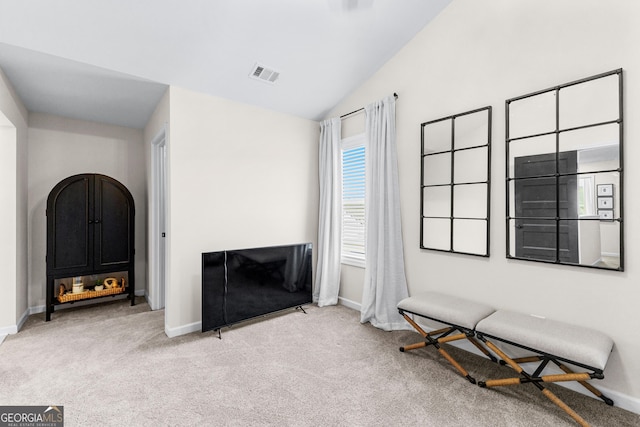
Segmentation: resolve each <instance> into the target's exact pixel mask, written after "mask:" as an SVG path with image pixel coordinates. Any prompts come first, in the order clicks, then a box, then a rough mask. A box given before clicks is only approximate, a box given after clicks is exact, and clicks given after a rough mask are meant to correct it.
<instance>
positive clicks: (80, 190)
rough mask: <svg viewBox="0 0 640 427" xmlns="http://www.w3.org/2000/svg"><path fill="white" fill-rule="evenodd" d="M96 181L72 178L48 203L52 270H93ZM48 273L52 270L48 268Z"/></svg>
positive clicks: (49, 246) (61, 185)
mask: <svg viewBox="0 0 640 427" xmlns="http://www.w3.org/2000/svg"><path fill="white" fill-rule="evenodd" d="M92 187H93V178H92V177H91V176H88V175H78V176H74V177H71V178H69V179H67V180H65V181H63V182H62V183H60V184H59V186H57V190H58V191H55V192H52V193H51V194H50V195H49V200H48V202H47V222H48V224H47V228H48V230H49V231H48V233H47V239H48V242H47V246H48V247H47V253H48V258H50V259H47V263H48V266H49V267H50V268H51V270H52V271H53V270H55V271H61V270H66V269H83V268H84V269H86V268H90V267H91V265H92V263H93V259H92V252H93V251H92V246H93V230H91V226H90V224H89V220H90V216H91V215H92V211H93V203H92V197H91V195H92V193H93V188H92ZM48 269H49V268H48Z"/></svg>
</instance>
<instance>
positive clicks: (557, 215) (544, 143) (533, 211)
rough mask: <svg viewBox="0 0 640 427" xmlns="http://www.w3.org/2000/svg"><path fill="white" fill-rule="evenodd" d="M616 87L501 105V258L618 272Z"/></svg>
mask: <svg viewBox="0 0 640 427" xmlns="http://www.w3.org/2000/svg"><path fill="white" fill-rule="evenodd" d="M621 80H622V70H616V71H612V72H610V73H605V74H602V75H598V76H594V77H591V78H587V79H583V80H581V81H578V82H573V83H569V84H566V85H561V86H558V87H555V88H552V89H549V90H546V91H542V92H537V93H534V94H532V95H530V96H527V95H525V96H523V97H519V98H513V99H511V100H507V117H508V122H507V160H508V168H507V182H508V191H507V206H508V217H507V236H508V239H507V240H508V247H507V257H510V258H518V259H526V260H534V261H543V262H553V263H559V264H572V265H580V266H586V267H594V268H602V269H613V270H620V271H622V270H623V269H624V264H623V260H624V257H623V252H624V251H623V246H622V242H623V239H622V232H623V226H622V224H623V223H622V211H621V208H620V207H621V206H622V194H621V192H620V188H621V185H622V164H623V163H622V112H621V106H622V99H621V92H620V87H621ZM556 99H557V100H558V102H556ZM551 100H553V103H552V102H551ZM548 109H551V111H548ZM551 116H553V117H554V123H553V126H551V129H552V130H551V131H549V129H550V122H549V117H551ZM512 125H513V126H515V129H514V128H512Z"/></svg>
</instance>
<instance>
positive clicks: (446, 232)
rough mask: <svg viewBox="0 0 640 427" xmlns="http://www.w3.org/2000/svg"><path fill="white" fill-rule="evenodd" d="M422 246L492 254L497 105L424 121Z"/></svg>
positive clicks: (422, 142) (421, 206) (468, 252)
mask: <svg viewBox="0 0 640 427" xmlns="http://www.w3.org/2000/svg"><path fill="white" fill-rule="evenodd" d="M421 145H422V151H421V183H420V248H421V249H431V250H436V251H444V252H456V253H463V254H469V255H477V256H485V257H488V256H489V211H490V209H489V208H490V176H491V169H490V159H491V107H484V108H480V109H477V110H473V111H467V112H465V113H460V114H456V115H453V116H448V117H444V118H441V119H437V120H432V121H429V122H425V123H422V125H421Z"/></svg>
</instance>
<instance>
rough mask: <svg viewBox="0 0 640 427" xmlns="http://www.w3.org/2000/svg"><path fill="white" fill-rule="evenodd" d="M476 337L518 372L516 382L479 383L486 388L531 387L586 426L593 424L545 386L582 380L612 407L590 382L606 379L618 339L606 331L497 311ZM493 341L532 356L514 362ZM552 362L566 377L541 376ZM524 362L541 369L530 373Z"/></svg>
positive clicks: (479, 325)
mask: <svg viewBox="0 0 640 427" xmlns="http://www.w3.org/2000/svg"><path fill="white" fill-rule="evenodd" d="M476 336H477V337H478V338H479V339H480V340H481V341H482V342H483V343H484V344H485V345H486V346H487V347H488V348H489V349H491V351H493V352H494V353H495V354H496V355H498V357H500V358H501V359H502V360H501V362H500V363H501V364H507V365H509V366H510V367H511V368H513V369H514V370H515V371H516V372H517V373H518V374H519V376H518V377H516V378H504V379H496V380H487V381H480V382H479V383H478V385H480V386H481V387H498V386H506V385H515V384H523V383H531V384H533V385H535V386H536V387H537V388H538V389H539V390H540V391H541V392H542V393H543V394H544V395H545V396H546V397H548V398H549V399H550V400H551V401H552V402H553V403H555V404H556V405H558V406H559V407H560V408H562V409H563V410H564V411H565V412H567V413H568V414H569V415H570V416H571V417H572V418H573V419H574V420H575V421H576V422H578V423H579V424H581V425H588V424H587V422H586V421H585V420H584V419H582V418H581V417H580V416H579V415H578V414H577V413H576V412H574V411H573V410H572V409H571V408H569V406H567V405H566V404H565V403H564V402H563V401H561V400H560V399H559V398H558V397H557V396H555V395H554V394H553V393H552V392H551V391H550V390H549V389H548V388H545V387H544V386H543V385H542V383H551V382H560V381H578V382H579V383H580V384H581V385H582V386H584V387H585V388H586V389H587V390H589V391H590V392H591V393H593V394H594V395H596V396H597V397H599V398H600V399H602V400H603V401H604V402H605V403H607V404H608V405H613V401H612V400H611V399H609V398H608V397H606V396H604V395H603V394H602V393H601V392H600V391H599V390H598V389H596V388H595V387H593V386H592V385H591V384H588V383H587V382H586V381H588V380H590V379H594V378H595V379H602V378H604V375H603V371H604V368H605V366H606V364H607V360H608V359H609V355H610V354H611V351H612V349H613V340H612V339H611V338H610V337H608V336H607V335H605V334H603V333H602V332H599V331H594V330H592V329H588V328H585V327H582V326H577V325H571V324H567V323H563V322H558V321H555V320H549V319H545V318H542V317H539V316H532V315H527V314H521V313H516V312H513V311H507V310H498V311H496V312H495V313H493V314H491V315H489V316H487V317H486V318H484V319H482V320H480V321H479V322H478V323H477V324H476ZM493 341H500V342H503V343H506V344H510V345H512V346H515V347H518V348H521V349H524V350H527V351H528V352H531V353H533V355H532V356H528V357H520V358H511V357H509V356H508V355H507V354H506V353H505V351H504V350H503V349H501V348H499V347H498V346H497V345H496V344H495V343H494V342H493ZM549 362H552V363H553V364H555V365H556V366H557V367H558V368H560V369H561V370H562V371H563V372H564V373H563V374H551V375H542V376H541V373H542V371H543V370H544V369H545V367H547V365H548V364H549ZM524 363H538V365H537V367H536V368H535V370H534V371H533V372H532V373H528V372H527V371H525V370H524V368H523V367H522V366H521V365H520V364H524ZM565 363H568V364H570V365H573V366H576V367H579V368H582V369H584V370H585V372H574V371H573V370H572V369H571V368H569V367H568V366H566V364H565Z"/></svg>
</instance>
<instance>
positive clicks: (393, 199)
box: [360, 96, 410, 331]
mask: <svg viewBox="0 0 640 427" xmlns="http://www.w3.org/2000/svg"><path fill="white" fill-rule="evenodd" d="M365 114H366V119H365V135H366V141H367V142H366V143H367V146H366V160H365V162H366V168H365V169H366V197H365V211H366V218H367V222H366V239H365V240H366V261H365V272H364V289H363V291H362V307H361V310H360V321H361V322H362V323H365V322H370V323H371V324H372V325H373V326H375V327H377V328H380V329H383V330H387V331H390V330H399V329H410V326H409V324H408V323H407V322H406V321H405V320H404V319H403V318H402V316H400V314H399V313H398V309H397V308H396V305H397V304H398V302H400V300H402V299H404V298H406V297H407V296H408V295H409V294H408V291H407V279H406V276H405V272H404V252H403V249H402V227H401V224H400V197H399V188H398V160H397V152H396V118H395V117H396V102H395V97H394V96H389V97H387V98H384V99H382V100H380V101H377V102H374V103H372V104H370V105H367V106H366V107H365Z"/></svg>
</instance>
